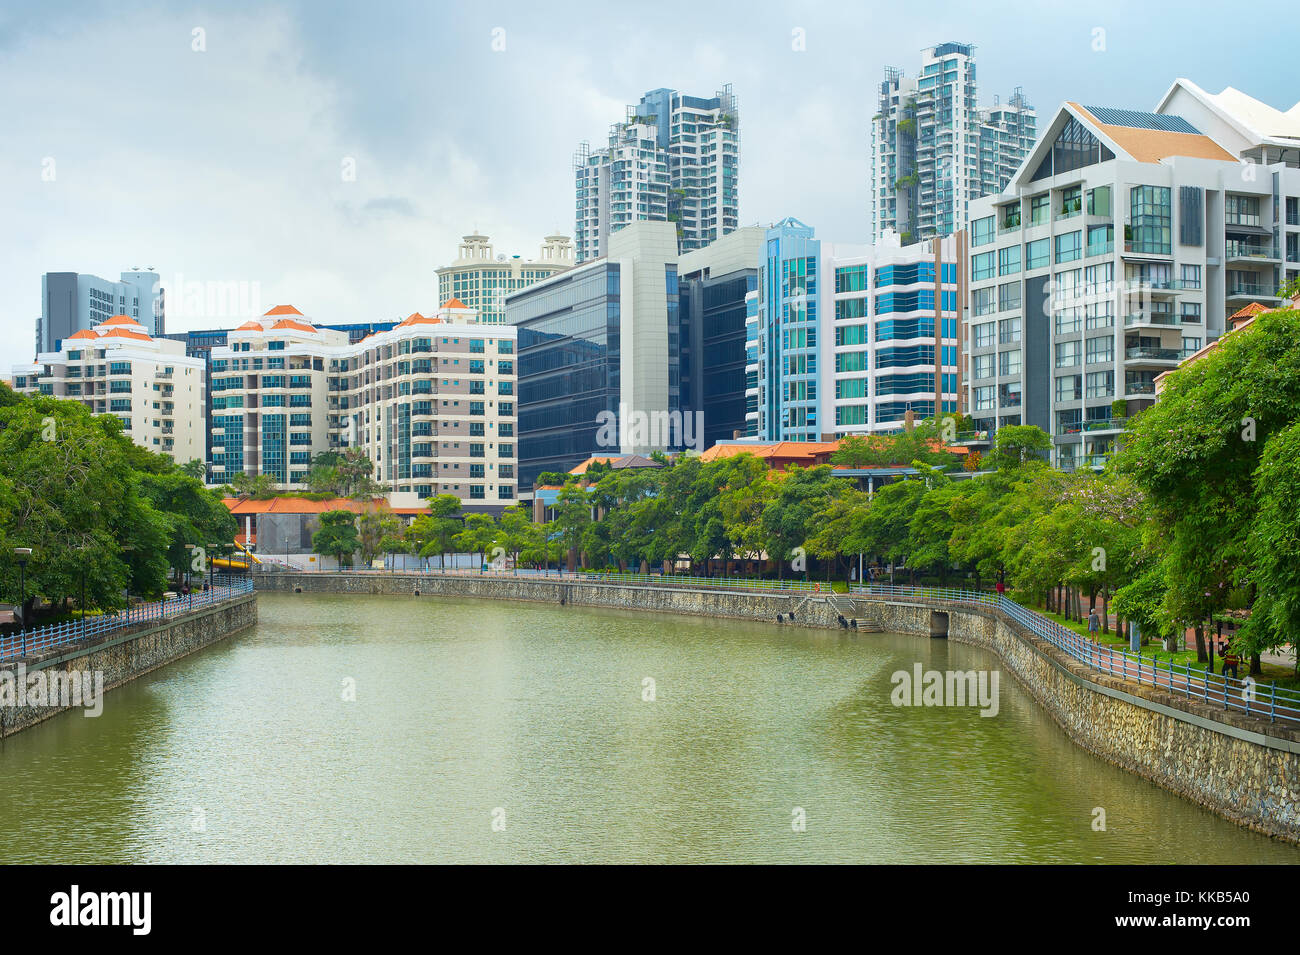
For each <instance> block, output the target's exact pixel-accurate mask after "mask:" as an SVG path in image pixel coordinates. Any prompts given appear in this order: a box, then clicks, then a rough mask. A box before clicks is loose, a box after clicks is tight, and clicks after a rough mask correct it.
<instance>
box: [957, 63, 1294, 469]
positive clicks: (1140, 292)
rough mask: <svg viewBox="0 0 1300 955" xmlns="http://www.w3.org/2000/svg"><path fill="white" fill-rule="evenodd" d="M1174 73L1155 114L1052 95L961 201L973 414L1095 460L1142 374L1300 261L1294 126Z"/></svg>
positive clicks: (1138, 399) (1137, 397)
mask: <svg viewBox="0 0 1300 955" xmlns="http://www.w3.org/2000/svg"><path fill="white" fill-rule="evenodd" d="M1297 115H1298V113H1297V110H1295V109H1293V110H1291V111H1290V112H1289V113H1283V112H1281V111H1279V110H1276V109H1273V108H1272V107H1270V106H1267V105H1266V104H1264V103H1260V102H1258V101H1257V100H1254V99H1252V98H1250V97H1248V96H1246V95H1245V94H1243V93H1240V92H1238V91H1237V90H1233V89H1231V88H1229V89H1227V90H1225V91H1223V92H1222V93H1219V94H1217V95H1211V94H1209V93H1206V92H1205V91H1203V90H1201V89H1200V88H1199V87H1197V86H1196V85H1195V84H1193V83H1190V82H1188V81H1187V80H1178V81H1177V82H1175V83H1174V84H1173V86H1172V87H1171V88H1170V90H1169V92H1168V93H1167V94H1166V95H1165V97H1164V98H1163V99H1162V100H1161V102H1160V105H1159V106H1158V107H1157V111H1156V112H1153V113H1147V112H1140V111H1137V110H1129V109H1116V108H1112V107H1104V106H1083V105H1080V104H1078V103H1067V104H1065V105H1064V106H1062V107H1061V109H1060V111H1059V112H1058V113H1057V114H1056V116H1055V117H1054V118H1053V120H1052V122H1051V124H1050V125H1049V126H1048V127H1047V130H1046V135H1045V136H1044V137H1043V139H1042V140H1041V141H1040V142H1039V143H1038V145H1037V146H1036V147H1035V148H1034V150H1033V151H1032V152H1031V153H1030V155H1029V156H1028V157H1027V158H1026V160H1025V162H1024V163H1023V164H1022V165H1021V167H1020V169H1019V171H1018V172H1017V173H1016V175H1015V176H1014V177H1013V179H1012V181H1011V184H1010V186H1009V188H1008V189H1007V190H1006V191H1005V192H1003V193H1002V194H1000V195H996V196H989V197H986V198H983V199H979V200H976V201H975V202H973V203H972V205H971V250H970V252H971V260H970V261H971V265H970V299H969V313H968V314H969V319H968V329H969V340H968V342H967V345H968V355H969V359H968V361H969V367H968V368H967V369H966V376H965V377H966V379H967V381H968V383H969V402H970V409H971V410H970V414H971V416H972V417H974V418H975V419H976V423H977V427H978V428H980V429H981V430H987V431H989V432H992V431H994V430H996V429H997V428H998V427H1001V426H1003V425H1008V424H1032V425H1037V426H1038V427H1040V428H1042V429H1043V430H1044V431H1047V432H1048V433H1049V434H1050V435H1051V436H1052V442H1053V453H1052V460H1053V462H1054V463H1055V464H1057V465H1058V466H1061V467H1065V468H1073V467H1079V466H1096V465H1099V464H1102V463H1104V461H1105V457H1106V455H1108V454H1109V453H1110V452H1111V451H1112V450H1113V449H1114V447H1115V445H1116V442H1117V441H1121V440H1122V436H1123V432H1124V428H1125V425H1126V423H1127V419H1128V418H1129V417H1131V416H1132V415H1134V414H1136V413H1138V412H1140V411H1142V410H1143V409H1145V408H1147V407H1149V406H1150V405H1151V403H1152V402H1153V401H1154V400H1155V379H1156V376H1157V375H1159V374H1160V373H1161V372H1163V371H1166V370H1169V369H1172V368H1176V367H1177V366H1178V364H1179V362H1180V361H1181V360H1182V359H1183V357H1184V356H1186V355H1189V354H1192V353H1194V352H1196V351H1197V350H1198V349H1200V348H1201V347H1202V346H1204V345H1205V344H1207V343H1208V342H1211V341H1214V340H1216V339H1218V338H1219V337H1220V336H1221V335H1222V334H1223V332H1224V328H1225V319H1226V317H1227V315H1229V314H1231V313H1232V312H1235V311H1237V310H1238V309H1240V308H1242V307H1243V306H1245V305H1248V304H1250V303H1251V302H1253V301H1257V302H1260V303H1261V304H1264V305H1276V304H1278V303H1279V302H1280V299H1279V298H1278V295H1277V293H1278V288H1279V286H1280V285H1281V284H1282V283H1283V282H1285V281H1286V280H1288V279H1290V278H1292V277H1294V276H1295V275H1296V274H1297V270H1300V119H1297Z"/></svg>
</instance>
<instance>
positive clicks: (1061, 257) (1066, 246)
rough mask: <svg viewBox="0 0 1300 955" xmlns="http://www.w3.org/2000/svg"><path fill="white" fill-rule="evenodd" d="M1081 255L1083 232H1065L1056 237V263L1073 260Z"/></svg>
mask: <svg viewBox="0 0 1300 955" xmlns="http://www.w3.org/2000/svg"><path fill="white" fill-rule="evenodd" d="M1082 255H1083V233H1082V232H1067V233H1065V234H1064V235H1058V236H1057V237H1056V264H1057V265H1060V264H1061V263H1063V262H1073V261H1075V260H1076V259H1078V258H1079V257H1080V256H1082Z"/></svg>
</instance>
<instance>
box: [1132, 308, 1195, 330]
mask: <svg viewBox="0 0 1300 955" xmlns="http://www.w3.org/2000/svg"><path fill="white" fill-rule="evenodd" d="M1124 324H1125V325H1126V326H1128V325H1159V326H1161V327H1165V328H1176V327H1178V326H1179V325H1181V324H1182V322H1181V321H1179V318H1178V316H1177V315H1175V314H1174V313H1173V312H1165V311H1145V312H1129V313H1128V314H1127V315H1125V316H1124Z"/></svg>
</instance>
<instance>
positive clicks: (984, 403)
mask: <svg viewBox="0 0 1300 955" xmlns="http://www.w3.org/2000/svg"><path fill="white" fill-rule="evenodd" d="M973 391H974V394H975V410H976V411H991V410H992V409H993V386H992V385H985V386H984V387H982V388H975V389H973Z"/></svg>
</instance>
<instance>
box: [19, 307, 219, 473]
mask: <svg viewBox="0 0 1300 955" xmlns="http://www.w3.org/2000/svg"><path fill="white" fill-rule="evenodd" d="M13 387H14V390H16V391H20V392H23V393H25V394H43V395H50V396H52V397H55V398H67V399H69V400H73V401H80V402H81V403H82V404H83V405H85V406H86V407H87V408H89V409H90V410H91V411H92V412H94V413H95V414H111V415H113V416H115V417H116V418H118V419H119V420H120V421H121V422H122V430H123V432H124V433H125V434H128V435H130V437H131V440H133V441H134V442H135V443H136V444H138V445H140V446H141V447H143V448H148V449H149V450H150V451H156V452H158V453H160V454H169V455H171V457H172V460H173V461H176V462H177V463H178V464H184V463H186V462H188V461H191V460H193V459H195V458H199V459H200V460H202V459H203V457H204V448H205V444H206V421H205V414H204V402H205V387H206V386H205V382H204V376H203V359H201V358H187V357H186V356H185V346H184V344H182V343H181V342H173V341H169V340H167V339H164V338H154V337H153V336H152V335H150V334H149V333H148V332H147V331H145V326H143V325H141V324H140V323H139V322H138V321H136V320H135V319H134V318H132V317H130V316H128V315H116V316H113V317H112V318H109V319H107V320H105V321H102V322H100V323H98V324H97V325H95V327H94V328H89V329H82V330H80V331H77V332H74V333H72V334H71V335H70V336H68V337H67V338H65V339H63V341H62V346H61V348H60V349H59V350H58V351H53V352H42V353H40V354H38V355H37V356H36V361H35V363H33V364H23V365H15V366H14V367H13Z"/></svg>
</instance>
